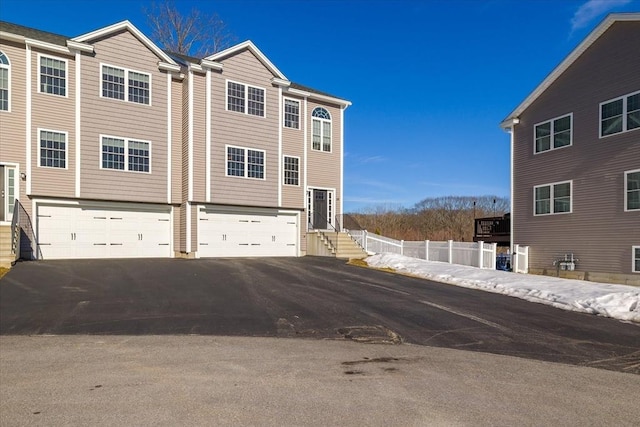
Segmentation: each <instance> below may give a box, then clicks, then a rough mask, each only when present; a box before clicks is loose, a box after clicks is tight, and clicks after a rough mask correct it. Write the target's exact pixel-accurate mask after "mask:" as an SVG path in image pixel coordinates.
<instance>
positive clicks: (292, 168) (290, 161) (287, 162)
mask: <svg viewBox="0 0 640 427" xmlns="http://www.w3.org/2000/svg"><path fill="white" fill-rule="evenodd" d="M298 179H299V159H298V158H297V157H285V158H284V183H285V185H298V182H299V181H298Z"/></svg>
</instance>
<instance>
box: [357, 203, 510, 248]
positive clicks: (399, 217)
mask: <svg viewBox="0 0 640 427" xmlns="http://www.w3.org/2000/svg"><path fill="white" fill-rule="evenodd" d="M507 212H509V199H507V198H504V197H496V196H480V197H470V196H446V197H430V198H426V199H424V200H422V201H420V202H418V203H416V204H415V205H414V206H413V207H411V208H395V209H394V208H390V207H387V206H382V205H379V206H375V207H372V208H368V209H364V210H362V211H359V212H355V213H350V214H348V215H347V216H346V217H345V219H344V222H345V224H344V226H345V227H346V228H350V227H351V228H354V227H357V225H359V226H360V227H361V228H362V229H364V230H368V231H370V232H373V233H376V234H380V235H383V236H386V237H391V238H393V239H398V240H436V241H442V240H450V239H451V240H455V241H461V242H470V241H473V227H474V218H483V217H492V216H503V215H504V214H505V213H507ZM352 220H353V221H355V222H356V223H357V225H356V224H354V223H353V222H352ZM350 222H351V223H350Z"/></svg>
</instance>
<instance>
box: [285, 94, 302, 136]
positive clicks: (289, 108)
mask: <svg viewBox="0 0 640 427" xmlns="http://www.w3.org/2000/svg"><path fill="white" fill-rule="evenodd" d="M284 127H286V128H291V129H300V101H295V100H293V99H285V100H284Z"/></svg>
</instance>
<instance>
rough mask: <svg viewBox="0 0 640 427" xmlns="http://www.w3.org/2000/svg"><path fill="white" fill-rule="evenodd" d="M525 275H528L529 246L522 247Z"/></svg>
mask: <svg viewBox="0 0 640 427" xmlns="http://www.w3.org/2000/svg"><path fill="white" fill-rule="evenodd" d="M523 270H524V271H523V272H524V273H525V274H527V273H529V246H525V247H524V268H523Z"/></svg>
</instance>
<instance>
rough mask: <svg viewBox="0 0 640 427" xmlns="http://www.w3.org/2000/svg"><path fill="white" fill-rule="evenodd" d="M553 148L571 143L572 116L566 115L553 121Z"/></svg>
mask: <svg viewBox="0 0 640 427" xmlns="http://www.w3.org/2000/svg"><path fill="white" fill-rule="evenodd" d="M553 134H554V135H553V148H560V147H565V146H567V145H569V144H571V117H570V116H566V117H562V118H560V119H557V120H554V121H553Z"/></svg>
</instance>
